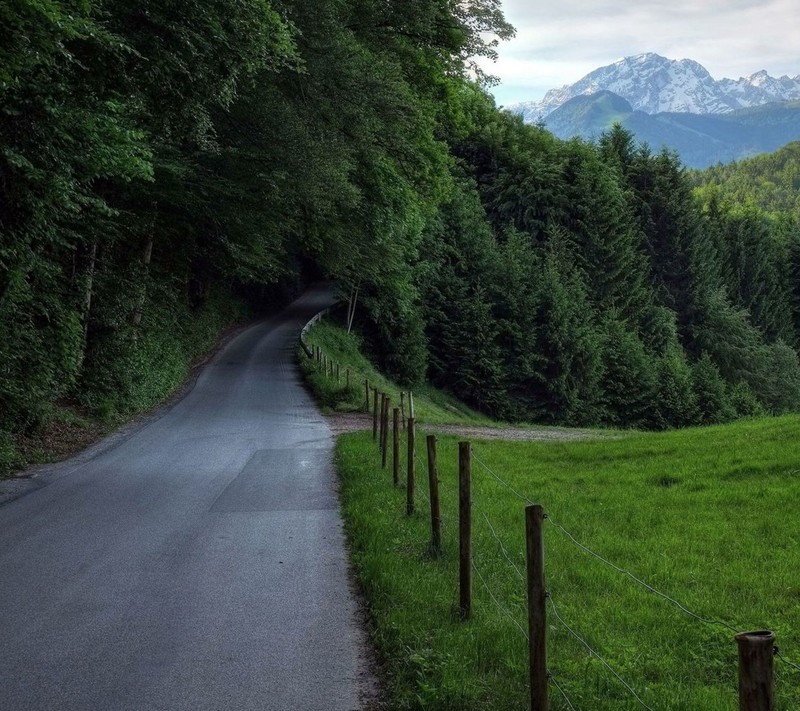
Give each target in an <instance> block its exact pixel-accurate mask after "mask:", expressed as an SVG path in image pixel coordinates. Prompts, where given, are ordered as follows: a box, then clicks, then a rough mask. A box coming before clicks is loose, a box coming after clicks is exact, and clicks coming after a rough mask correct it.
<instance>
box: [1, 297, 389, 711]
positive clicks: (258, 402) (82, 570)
mask: <svg viewBox="0 0 800 711" xmlns="http://www.w3.org/2000/svg"><path fill="white" fill-rule="evenodd" d="M330 301H331V298H330V294H329V292H327V291H326V290H324V289H322V288H319V289H316V290H313V291H311V292H309V293H307V294H306V295H305V296H303V297H302V298H300V299H298V300H297V301H296V302H294V303H293V304H292V305H291V306H290V307H289V308H288V309H287V310H286V311H284V312H283V313H281V314H280V315H279V316H277V317H275V318H273V319H271V320H270V321H268V322H265V323H262V324H259V325H256V326H254V327H251V328H249V329H248V330H246V331H244V332H243V333H241V334H240V335H239V336H238V337H236V338H235V339H234V340H233V341H231V342H230V343H229V344H228V345H227V346H226V347H225V348H224V349H223V350H222V351H220V352H219V353H218V354H217V355H216V357H215V358H214V359H213V360H212V361H211V363H210V364H209V365H208V366H206V368H205V369H204V370H203V371H202V373H201V374H200V376H199V378H198V380H197V382H196V384H195V385H194V387H193V388H192V389H191V391H190V392H189V393H188V394H187V395H186V396H185V397H184V398H183V399H182V400H180V401H179V402H178V403H177V404H176V405H175V406H174V407H172V408H171V409H169V410H167V411H166V412H165V413H163V414H162V415H161V416H160V417H157V418H154V419H153V420H151V421H150V422H149V423H147V424H145V425H144V426H143V427H141V428H140V429H138V430H137V431H135V432H134V433H133V434H132V435H131V436H129V437H127V438H124V439H123V441H116V442H113V441H112V442H113V444H112V445H110V446H109V445H108V444H106V445H105V446H101V447H99V448H96V450H95V451H94V453H92V452H90V453H89V454H87V455H84V456H79V457H77V458H75V459H73V460H70V461H68V462H64V463H63V464H60V465H58V466H56V467H54V468H52V470H51V471H50V472H49V473H47V474H45V475H43V476H42V477H40V478H39V479H37V483H39V484H41V486H40V487H39V488H37V489H36V490H35V491H33V492H32V493H29V494H27V495H25V496H22V497H21V498H18V499H16V500H13V501H11V502H9V503H5V504H3V505H0V709H2V710H3V711H24V710H26V709H31V710H35V711H47V710H49V709H59V711H71V710H77V709H81V710H82V711H83V710H94V709H97V710H98V711H123V710H128V709H142V710H143V709H147V710H151V709H153V710H155V709H169V710H170V711H176V710H178V709H186V710H191V711H200V710H203V709H209V710H211V709H213V710H214V711H223V710H228V709H230V710H242V711H245V710H249V709H270V710H271V709H275V710H276V711H277V710H280V711H294V710H298V711H299V710H302V709H313V710H314V711H318V710H319V711H322V710H325V711H328V710H331V711H337V710H339V709H341V710H345V711H349V710H350V709H358V708H360V705H361V698H362V694H363V693H369V691H370V688H371V687H372V684H373V680H372V679H371V677H370V675H369V673H368V672H367V664H366V661H365V639H364V635H363V633H362V631H361V630H360V626H359V624H358V620H357V613H358V610H357V604H356V601H355V599H354V595H353V594H352V591H351V589H350V586H349V582H348V575H347V560H346V553H345V545H344V540H343V533H342V522H341V519H340V515H339V510H338V502H337V497H336V492H335V482H334V473H333V470H332V448H333V438H332V436H331V432H330V430H329V428H328V427H327V425H326V424H325V422H324V421H323V419H322V417H321V416H320V413H319V412H318V410H317V409H316V407H315V406H314V404H313V402H312V401H311V399H310V398H309V396H308V395H307V394H306V393H305V391H304V390H303V388H302V386H301V385H300V383H299V380H298V375H297V373H296V371H295V367H294V366H293V360H294V348H295V344H296V338H297V335H298V333H299V330H300V328H301V326H302V325H303V324H304V323H305V322H306V321H307V320H308V319H309V318H310V317H311V316H312V315H313V314H314V313H316V312H317V311H318V310H320V309H322V308H324V307H325V306H327V305H328V304H329V303H330Z"/></svg>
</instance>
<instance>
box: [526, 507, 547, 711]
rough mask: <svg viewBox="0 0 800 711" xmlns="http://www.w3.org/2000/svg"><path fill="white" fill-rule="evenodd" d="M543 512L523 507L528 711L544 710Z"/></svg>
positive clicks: (545, 674) (545, 661) (545, 662)
mask: <svg viewBox="0 0 800 711" xmlns="http://www.w3.org/2000/svg"><path fill="white" fill-rule="evenodd" d="M543 523H544V509H543V508H542V507H541V506H539V505H538V504H531V505H530V506H526V507H525V544H526V545H525V547H526V549H527V559H528V662H529V665H530V685H531V711H547V709H548V700H547V635H546V630H547V619H546V615H547V610H546V608H545V604H546V602H547V595H546V590H545V586H544V538H543V536H542V524H543Z"/></svg>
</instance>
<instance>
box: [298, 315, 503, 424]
mask: <svg viewBox="0 0 800 711" xmlns="http://www.w3.org/2000/svg"><path fill="white" fill-rule="evenodd" d="M306 342H307V344H308V345H309V346H310V347H313V346H319V347H320V348H321V349H322V350H323V352H324V353H325V354H326V355H327V356H328V358H330V359H332V360H333V361H334V362H335V363H338V364H339V375H340V379H339V382H338V383H337V382H336V378H335V377H334V378H331V377H329V376H328V375H325V374H323V373H322V372H320V371H319V369H318V368H317V367H316V364H315V362H314V361H313V360H311V359H309V358H307V357H306V356H305V355H304V354H303V353H302V351H299V361H300V365H301V368H302V370H303V373H304V375H305V378H306V381H307V382H308V383H309V385H310V386H311V389H312V390H313V391H314V394H315V396H316V397H317V399H318V400H319V402H320V405H322V407H324V408H327V409H328V410H333V411H339V412H360V411H363V410H364V404H365V399H366V392H365V386H364V381H365V380H369V384H370V387H371V388H377V389H378V390H379V391H380V392H384V393H386V394H387V395H388V396H389V397H390V398H391V399H392V406H393V407H399V406H400V392H401V390H406V393H407V389H404V388H400V387H399V386H397V385H396V384H395V383H393V382H392V381H391V380H389V379H388V378H386V377H384V376H383V375H382V374H381V373H380V372H379V371H378V370H377V369H376V368H375V366H374V365H373V364H372V363H371V362H370V361H369V360H368V359H367V358H366V357H365V356H364V355H363V353H362V344H361V341H360V339H359V338H358V336H357V335H355V334H348V333H347V332H346V331H345V330H344V329H343V328H341V327H339V326H337V325H336V324H335V323H331V322H322V323H319V324H317V325H315V326H314V327H313V328H312V329H310V331H309V334H308V338H307V339H306ZM348 368H349V369H350V377H351V387H350V388H349V389H347V388H346V387H345V374H346V370H347V369H348ZM413 394H414V414H415V417H416V419H417V420H418V421H424V422H430V423H434V422H435V423H466V422H470V423H473V424H477V425H484V426H493V425H494V424H495V423H493V422H492V421H491V420H490V419H489V418H487V417H486V416H484V415H481V414H480V413H478V412H475V411H474V410H471V409H470V408H469V407H467V406H466V405H464V404H463V403H461V402H459V401H458V400H456V399H455V398H453V397H450V396H449V395H447V394H446V393H443V392H442V391H440V390H436V389H435V388H432V387H431V386H429V385H421V386H419V387H417V388H414V389H413ZM371 407H372V396H370V408H371ZM405 413H406V417H408V416H409V410H408V397H407V395H406V401H405Z"/></svg>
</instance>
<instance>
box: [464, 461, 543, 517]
mask: <svg viewBox="0 0 800 711" xmlns="http://www.w3.org/2000/svg"><path fill="white" fill-rule="evenodd" d="M472 456H473V457H474V458H475V461H476V462H478V464H480V465H481V466H482V467H483V468H484V469H485V470H486V472H487V473H488V474H489V475H490V476H491V477H492V478H494V479H496V480H497V481H498V482H500V483H501V484H502V485H503V486H504V487H506V489H508V490H509V491H510V492H511V493H512V494H514V496H516V497H517V498H518V499H519V500H520V501H524V502H525V503H526V504H533V503H534V502H533V501H531V500H530V499H529V498H528V497H527V496H523V495H522V494H520V493H519V492H518V491H517V490H516V489H515V488H514V487H513V486H511V484H509V483H508V482H507V481H506V480H505V479H503V478H502V477H501V476H498V475H497V474H496V473H495V472H493V471H492V469H491V467H490V466H489V465H488V464H486V462H484V461H483V460H482V459H481V458H480V457H479V456H478V455H477V454H475V450H474V449H472Z"/></svg>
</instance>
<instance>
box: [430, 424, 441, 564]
mask: <svg viewBox="0 0 800 711" xmlns="http://www.w3.org/2000/svg"><path fill="white" fill-rule="evenodd" d="M427 442H428V488H429V491H430V498H431V554H432V555H434V556H438V555H439V554H440V553H441V551H442V512H441V510H440V508H439V469H438V467H437V466H436V436H435V435H428V437H427Z"/></svg>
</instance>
